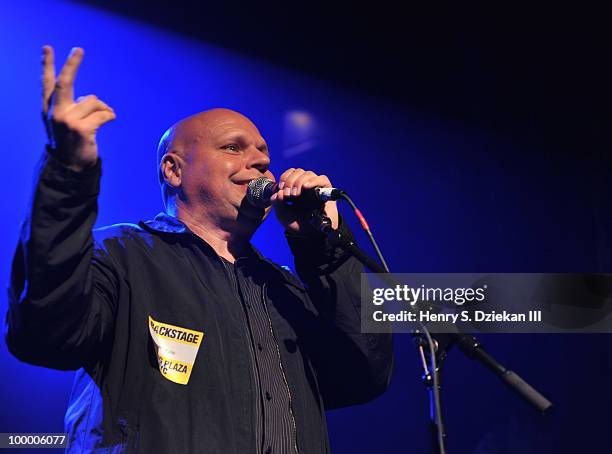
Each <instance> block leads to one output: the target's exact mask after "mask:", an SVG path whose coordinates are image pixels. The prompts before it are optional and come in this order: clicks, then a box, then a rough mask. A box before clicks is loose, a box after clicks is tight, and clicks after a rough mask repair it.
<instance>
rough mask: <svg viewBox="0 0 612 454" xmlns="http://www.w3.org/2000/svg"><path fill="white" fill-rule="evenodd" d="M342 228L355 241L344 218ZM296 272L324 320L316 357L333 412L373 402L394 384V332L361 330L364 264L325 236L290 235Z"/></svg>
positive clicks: (315, 341)
mask: <svg viewBox="0 0 612 454" xmlns="http://www.w3.org/2000/svg"><path fill="white" fill-rule="evenodd" d="M339 229H340V231H341V233H342V235H343V236H344V237H350V238H352V234H351V232H350V230H349V229H348V226H347V225H346V223H345V222H344V221H343V220H342V218H340V226H339ZM286 236H287V240H288V242H289V247H290V248H291V251H292V252H293V254H294V259H295V267H296V271H297V273H298V275H299V277H300V279H301V280H302V282H304V284H305V285H306V288H307V291H308V295H309V297H310V299H311V300H312V303H313V305H314V306H315V308H316V310H317V312H318V314H319V316H318V318H319V320H320V322H321V326H320V330H318V332H316V333H312V336H313V337H316V339H310V342H309V344H310V345H314V346H315V348H313V349H312V351H311V352H310V357H311V360H312V362H313V365H314V367H315V370H316V374H317V379H318V383H319V390H320V393H321V395H322V396H323V401H324V404H325V408H326V409H327V410H329V409H334V408H340V407H345V406H348V405H354V404H359V403H365V402H368V401H370V400H372V399H374V398H376V397H378V396H380V395H381V394H382V393H383V392H384V391H385V390H386V389H387V387H388V386H389V383H390V381H391V375H392V370H393V362H394V357H393V337H392V334H391V332H388V333H380V334H378V333H377V334H372V333H362V332H361V273H363V272H364V269H363V266H362V265H361V263H360V262H359V261H358V260H357V259H355V258H354V257H352V256H349V255H348V254H346V253H345V252H344V251H342V250H340V249H339V248H334V247H331V246H330V245H329V244H328V243H327V241H326V240H325V239H324V238H310V237H300V236H297V235H292V234H289V233H287V234H286ZM389 331H390V330H389Z"/></svg>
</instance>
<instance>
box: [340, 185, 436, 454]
mask: <svg viewBox="0 0 612 454" xmlns="http://www.w3.org/2000/svg"><path fill="white" fill-rule="evenodd" d="M339 196H340V197H339V199H342V200H344V201H346V202H347V203H348V204H349V205H350V206H351V208H352V209H353V213H354V214H355V216H356V217H357V219H359V223H360V224H361V228H362V229H363V231H364V232H365V233H366V235H367V236H368V239H369V240H370V243H372V246H373V247H374V251H376V255H377V256H378V259H379V260H380V263H381V264H382V268H383V269H384V270H385V272H386V273H389V274H390V273H391V271H390V270H389V266H388V265H387V262H386V260H385V258H384V257H383V254H382V252H381V250H380V248H379V247H378V243H377V242H376V239H375V238H374V235H373V234H372V231H371V230H370V226H369V225H368V222H367V221H366V218H365V216H364V215H363V213H361V210H359V208H357V205H355V202H353V200H352V199H351V198H350V197H349V195H348V194H347V193H346V192H345V191H340V194H339ZM372 271H375V270H372ZM418 323H419V326H420V329H421V331H422V333H423V335H424V336H425V338H426V339H427V345H428V346H429V357H430V360H429V362H430V367H429V370H428V369H427V364H426V363H424V364H423V367H424V369H425V372H426V374H429V376H430V377H431V381H432V390H431V392H432V395H433V401H434V408H435V413H436V414H435V421H436V431H437V439H438V450H439V451H438V452H439V454H446V448H445V440H444V426H443V422H442V405H441V400H440V388H439V386H438V385H439V377H438V366H437V361H436V346H435V343H434V340H433V339H432V337H431V334H430V332H429V330H428V329H427V328H426V327H425V325H423V323H422V322H421V321H420V320H419V321H418ZM413 336H414V337H416V334H413Z"/></svg>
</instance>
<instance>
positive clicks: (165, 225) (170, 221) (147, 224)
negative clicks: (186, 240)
mask: <svg viewBox="0 0 612 454" xmlns="http://www.w3.org/2000/svg"><path fill="white" fill-rule="evenodd" d="M138 224H139V225H140V226H141V227H143V228H144V229H145V230H155V231H156V232H163V233H193V232H192V231H191V230H189V228H188V227H187V226H186V225H185V224H183V223H182V222H181V221H180V220H179V219H178V218H175V217H174V216H170V215H169V214H166V213H164V212H161V213H158V214H157V216H155V218H154V219H151V220H149V221H140V222H139V223H138Z"/></svg>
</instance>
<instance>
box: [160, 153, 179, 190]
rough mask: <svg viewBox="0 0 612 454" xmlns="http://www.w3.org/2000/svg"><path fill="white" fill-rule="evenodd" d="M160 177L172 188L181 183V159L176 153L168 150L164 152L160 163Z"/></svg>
mask: <svg viewBox="0 0 612 454" xmlns="http://www.w3.org/2000/svg"><path fill="white" fill-rule="evenodd" d="M160 169H161V174H160V177H161V178H162V179H163V180H164V181H165V182H166V184H168V185H169V186H172V187H173V188H178V187H179V186H180V185H181V170H182V169H181V159H180V156H178V155H177V154H176V153H174V152H172V151H170V152H168V153H166V154H165V155H164V156H163V157H162V159H161V163H160Z"/></svg>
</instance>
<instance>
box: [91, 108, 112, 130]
mask: <svg viewBox="0 0 612 454" xmlns="http://www.w3.org/2000/svg"><path fill="white" fill-rule="evenodd" d="M115 118H117V115H115V112H113V111H109V110H99V111H97V112H94V113H92V114H90V115H89V116H88V117H87V118H85V120H84V121H83V128H84V129H87V130H90V131H96V130H97V129H98V128H99V127H100V126H102V125H103V124H105V123H108V122H109V121H112V120H114V119H115Z"/></svg>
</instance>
